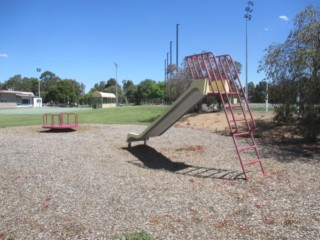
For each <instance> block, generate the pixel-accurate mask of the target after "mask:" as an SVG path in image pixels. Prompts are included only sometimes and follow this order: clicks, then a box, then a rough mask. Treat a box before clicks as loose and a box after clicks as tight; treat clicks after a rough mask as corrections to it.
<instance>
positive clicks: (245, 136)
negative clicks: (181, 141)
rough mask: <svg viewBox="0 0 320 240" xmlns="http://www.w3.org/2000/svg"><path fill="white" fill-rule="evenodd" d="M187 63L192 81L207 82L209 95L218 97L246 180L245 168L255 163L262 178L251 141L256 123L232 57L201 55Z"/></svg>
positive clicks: (210, 54) (195, 56)
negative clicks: (201, 80)
mask: <svg viewBox="0 0 320 240" xmlns="http://www.w3.org/2000/svg"><path fill="white" fill-rule="evenodd" d="M186 62H187V64H188V67H189V71H190V74H191V76H192V78H193V79H203V78H207V79H209V84H210V86H209V87H210V89H211V92H210V93H209V94H208V95H216V96H219V97H220V99H221V105H222V107H223V110H224V112H225V115H226V118H227V122H228V125H229V129H230V134H231V136H232V139H233V143H234V146H235V150H236V152H237V155H238V157H239V160H240V164H241V168H242V171H243V174H244V176H245V179H248V176H247V171H246V169H245V167H246V166H249V165H253V164H255V163H259V165H260V169H261V172H262V174H263V175H265V172H264V169H263V166H262V162H261V158H260V154H259V152H258V149H257V145H256V142H255V140H254V137H253V130H254V129H255V128H256V123H255V121H254V119H253V115H252V112H251V109H250V106H249V103H248V99H247V97H246V95H245V93H244V91H243V88H242V85H241V81H240V78H239V75H238V72H237V67H236V65H235V63H234V61H233V60H232V58H231V56H230V55H221V56H214V54H213V53H212V52H204V53H201V54H196V55H192V56H188V57H186ZM239 138H241V140H240V139H239ZM252 155H254V158H253V160H252Z"/></svg>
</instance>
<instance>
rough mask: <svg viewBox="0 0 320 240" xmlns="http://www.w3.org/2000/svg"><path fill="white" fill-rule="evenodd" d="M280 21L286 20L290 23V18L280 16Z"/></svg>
mask: <svg viewBox="0 0 320 240" xmlns="http://www.w3.org/2000/svg"><path fill="white" fill-rule="evenodd" d="M279 18H280V19H282V20H284V21H289V18H288V17H287V16H284V15H283V16H279Z"/></svg>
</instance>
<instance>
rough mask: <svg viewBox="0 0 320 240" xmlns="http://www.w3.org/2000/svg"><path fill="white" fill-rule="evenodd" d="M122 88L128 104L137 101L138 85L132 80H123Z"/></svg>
mask: <svg viewBox="0 0 320 240" xmlns="http://www.w3.org/2000/svg"><path fill="white" fill-rule="evenodd" d="M122 89H123V92H124V96H125V101H126V104H128V103H130V102H135V94H136V92H137V86H136V85H134V83H133V82H132V81H131V80H123V81H122Z"/></svg>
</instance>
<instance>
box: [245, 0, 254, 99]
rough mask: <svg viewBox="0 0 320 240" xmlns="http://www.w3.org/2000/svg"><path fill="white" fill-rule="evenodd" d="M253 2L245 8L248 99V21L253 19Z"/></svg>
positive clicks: (247, 91) (249, 2)
mask: <svg viewBox="0 0 320 240" xmlns="http://www.w3.org/2000/svg"><path fill="white" fill-rule="evenodd" d="M253 5H254V4H253V2H252V1H248V5H247V7H246V8H245V12H246V13H245V15H244V18H245V19H246V96H247V99H249V89H248V21H251V19H252V15H251V13H252V11H253V10H252V7H253Z"/></svg>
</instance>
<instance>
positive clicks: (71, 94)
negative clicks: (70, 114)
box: [47, 80, 76, 105]
mask: <svg viewBox="0 0 320 240" xmlns="http://www.w3.org/2000/svg"><path fill="white" fill-rule="evenodd" d="M47 97H48V99H50V100H51V101H53V102H54V103H56V104H65V105H66V104H69V105H70V104H73V103H75V101H76V93H75V89H74V86H73V84H72V83H71V82H70V81H69V80H61V81H59V82H57V83H56V84H55V85H53V86H51V87H50V89H49V91H48V93H47Z"/></svg>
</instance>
